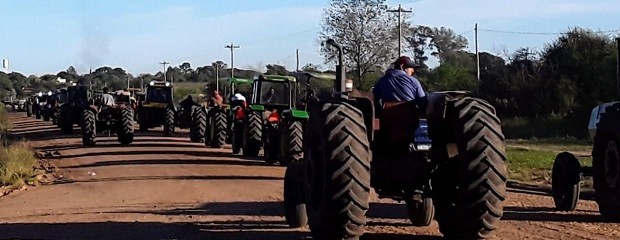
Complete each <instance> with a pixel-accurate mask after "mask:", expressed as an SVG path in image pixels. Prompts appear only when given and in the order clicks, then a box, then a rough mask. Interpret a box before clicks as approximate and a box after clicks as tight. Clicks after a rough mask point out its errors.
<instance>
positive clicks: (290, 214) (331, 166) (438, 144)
mask: <svg viewBox="0 0 620 240" xmlns="http://www.w3.org/2000/svg"><path fill="white" fill-rule="evenodd" d="M327 44H329V45H331V46H332V47H334V48H336V49H337V50H338V51H337V52H338V62H339V64H338V66H337V67H336V75H337V77H336V81H334V94H333V96H332V97H330V98H327V99H321V101H320V102H318V103H317V104H316V105H314V106H311V107H310V109H309V110H310V115H309V119H308V122H307V125H306V131H304V137H303V141H304V143H303V151H304V152H303V153H304V158H302V159H300V160H296V161H292V162H290V163H289V164H288V166H287V169H286V172H285V176H284V192H283V193H284V210H285V211H284V212H285V217H286V220H287V223H288V224H289V226H291V227H301V226H304V225H306V224H308V225H309V226H310V230H311V233H312V236H313V238H314V239H359V237H360V236H361V235H362V234H363V233H364V231H365V226H366V223H367V221H366V212H367V211H368V209H369V207H370V203H369V199H370V192H371V189H372V188H374V190H375V192H376V193H377V194H378V195H379V198H389V199H394V200H398V201H404V202H405V203H406V205H407V210H408V214H409V218H410V220H411V222H412V224H413V225H416V226H427V225H429V224H430V223H431V220H432V219H433V217H434V218H435V219H436V220H437V222H438V223H439V230H440V231H441V232H442V233H443V235H444V237H446V238H449V239H480V238H486V237H489V236H490V235H492V234H493V232H494V231H497V229H498V228H499V223H500V219H501V217H502V214H503V202H504V201H505V199H506V181H507V167H506V162H505V161H506V154H505V143H504V135H503V133H502V129H501V125H500V121H499V118H498V117H497V116H496V114H495V109H494V108H493V107H492V106H491V105H490V104H488V103H487V102H485V101H483V100H480V99H477V98H473V97H469V96H467V94H466V93H464V92H436V93H430V94H429V95H428V96H429V97H428V101H429V105H428V108H427V109H426V111H425V112H422V111H419V110H418V108H417V105H416V104H415V103H414V102H388V103H378V102H375V99H374V97H373V94H372V93H369V92H362V91H358V90H353V89H352V88H349V87H347V85H346V83H345V73H346V70H345V69H344V67H343V50H342V47H341V46H340V45H338V44H337V43H336V42H335V41H333V40H331V39H330V40H328V41H327ZM422 117H424V118H426V119H427V124H428V136H429V137H430V139H431V140H432V144H431V146H430V154H427V153H418V152H417V151H418V149H417V147H415V132H416V131H417V129H418V128H419V126H420V119H421V118H422ZM412 146H413V147H412Z"/></svg>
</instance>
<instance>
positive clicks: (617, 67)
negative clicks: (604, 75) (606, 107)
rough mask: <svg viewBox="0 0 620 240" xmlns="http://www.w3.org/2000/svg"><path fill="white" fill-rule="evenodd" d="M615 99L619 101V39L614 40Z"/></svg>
mask: <svg viewBox="0 0 620 240" xmlns="http://www.w3.org/2000/svg"><path fill="white" fill-rule="evenodd" d="M616 48H617V51H616V99H618V100H620V37H618V38H616Z"/></svg>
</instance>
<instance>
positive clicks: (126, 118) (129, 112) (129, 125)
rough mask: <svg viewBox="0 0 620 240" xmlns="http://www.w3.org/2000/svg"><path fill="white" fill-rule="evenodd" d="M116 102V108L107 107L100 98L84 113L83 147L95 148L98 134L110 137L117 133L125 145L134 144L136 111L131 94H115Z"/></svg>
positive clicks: (82, 124)
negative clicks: (105, 134)
mask: <svg viewBox="0 0 620 240" xmlns="http://www.w3.org/2000/svg"><path fill="white" fill-rule="evenodd" d="M114 102H115V105H114V106H105V105H104V104H102V101H101V97H100V98H98V99H96V100H95V101H94V104H93V105H90V106H88V107H86V108H85V109H84V110H83V111H82V122H81V127H82V145H84V146H94V145H95V144H96V143H97V141H96V137H97V133H98V132H103V133H107V134H108V135H110V134H111V133H113V132H116V135H117V137H118V141H119V142H120V143H121V144H123V145H127V144H130V143H132V142H133V137H134V128H133V125H134V111H133V109H132V107H131V105H130V102H131V101H130V94H129V92H121V93H117V94H115V96H114Z"/></svg>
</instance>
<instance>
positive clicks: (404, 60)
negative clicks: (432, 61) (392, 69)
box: [394, 56, 420, 68]
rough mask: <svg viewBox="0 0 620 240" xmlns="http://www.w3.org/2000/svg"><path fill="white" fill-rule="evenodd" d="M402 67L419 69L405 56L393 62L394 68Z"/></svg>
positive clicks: (418, 65)
mask: <svg viewBox="0 0 620 240" xmlns="http://www.w3.org/2000/svg"><path fill="white" fill-rule="evenodd" d="M400 65H404V67H405V68H419V67H420V64H417V63H415V62H414V61H413V60H411V58H409V57H407V56H401V57H399V58H398V59H396V61H395V62H394V66H400Z"/></svg>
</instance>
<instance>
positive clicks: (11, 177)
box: [0, 142, 37, 188]
mask: <svg viewBox="0 0 620 240" xmlns="http://www.w3.org/2000/svg"><path fill="white" fill-rule="evenodd" d="M36 165H37V158H36V157H35V155H34V153H33V150H32V148H31V147H30V146H29V145H28V144H27V143H26V142H17V143H13V144H11V145H10V146H8V147H2V148H0V185H2V186H10V187H15V188H19V187H21V186H24V185H25V184H33V183H34V181H35V180H36V175H37V172H36V170H35V167H36Z"/></svg>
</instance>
